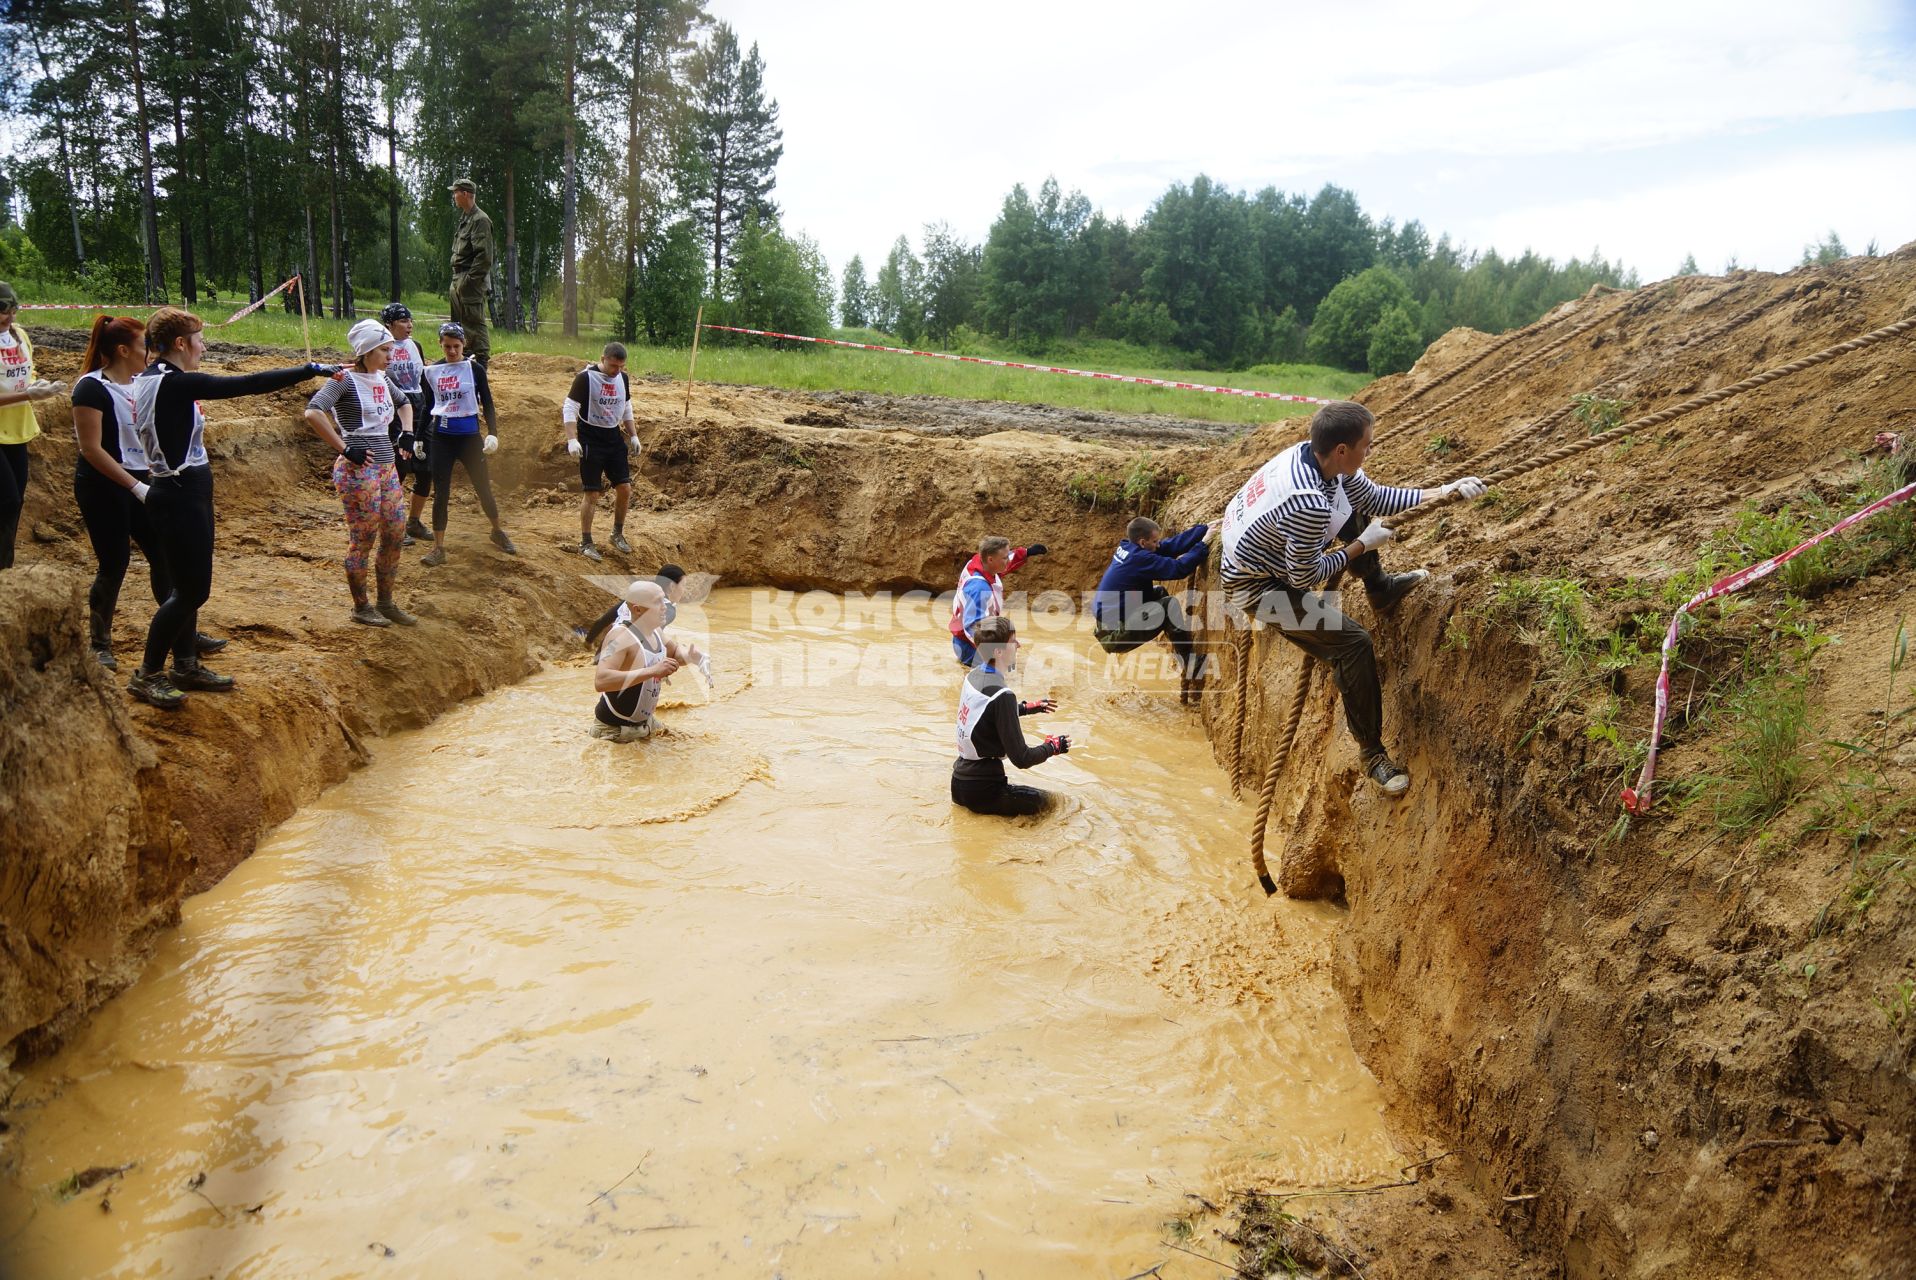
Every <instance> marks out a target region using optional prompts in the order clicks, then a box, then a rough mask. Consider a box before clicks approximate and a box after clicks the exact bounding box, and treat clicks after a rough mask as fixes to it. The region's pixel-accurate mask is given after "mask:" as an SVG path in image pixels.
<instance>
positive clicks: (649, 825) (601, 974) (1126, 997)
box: [0, 591, 1401, 1280]
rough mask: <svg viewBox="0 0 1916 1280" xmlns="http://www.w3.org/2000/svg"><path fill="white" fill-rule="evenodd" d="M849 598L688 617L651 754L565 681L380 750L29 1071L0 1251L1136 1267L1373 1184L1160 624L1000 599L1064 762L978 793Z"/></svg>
mask: <svg viewBox="0 0 1916 1280" xmlns="http://www.w3.org/2000/svg"><path fill="white" fill-rule="evenodd" d="M821 602H822V603H821ZM887 612H888V611H885V610H877V611H874V612H871V613H867V614H866V616H864V617H853V618H850V619H847V618H844V617H840V616H835V606H833V605H832V604H831V603H830V602H829V601H826V600H825V598H823V597H819V598H816V599H814V600H812V601H811V603H810V606H807V602H806V600H805V598H800V600H798V601H796V602H794V601H792V600H791V598H790V597H775V596H771V595H769V594H766V593H748V592H744V591H730V592H721V593H719V594H718V595H716V596H715V597H714V598H713V599H712V600H711V601H709V602H707V603H706V604H705V605H704V606H702V607H694V608H689V609H687V611H686V614H685V616H684V617H683V618H681V620H680V626H679V630H680V632H681V633H682V634H684V635H688V636H696V635H699V634H705V635H708V636H709V637H710V647H711V648H712V650H713V651H714V653H715V655H716V661H715V666H716V668H717V671H718V673H719V676H720V685H719V688H718V690H717V692H716V693H707V692H706V691H705V690H704V688H703V683H702V681H700V680H699V679H698V677H697V676H696V675H695V674H693V673H687V674H684V675H681V676H680V677H678V678H677V679H675V680H674V681H673V682H672V685H671V686H670V688H669V691H668V694H667V700H666V703H665V705H664V707H663V708H662V713H661V714H662V718H663V719H664V721H665V722H666V723H667V724H668V725H669V726H670V730H671V731H670V733H669V734H667V735H665V736H662V737H660V738H657V739H654V740H653V741H651V742H649V743H643V744H630V745H618V746H615V745H613V744H609V743H605V742H599V741H594V740H591V739H589V738H588V737H587V736H586V734H585V732H584V730H585V726H586V720H587V716H588V711H589V706H590V701H591V695H590V693H589V686H590V675H589V671H588V669H587V668H586V667H585V666H583V665H579V666H567V667H559V668H555V669H549V670H547V671H545V672H543V673H541V674H539V675H537V676H535V677H533V678H532V679H530V680H528V681H526V682H525V683H523V684H521V685H519V686H517V687H515V688H512V689H509V690H506V691H503V692H500V693H496V694H493V695H491V696H489V697H487V698H485V699H483V700H479V701H476V702H473V703H470V704H467V705H466V706H464V707H461V708H459V709H458V710H456V711H455V712H453V713H452V714H450V715H447V716H446V717H444V718H443V719H441V720H440V721H439V722H437V723H436V724H434V725H433V726H431V727H430V728H428V729H425V730H422V731H419V732H416V733H410V734H404V735H400V736H396V737H393V738H389V739H386V740H384V741H382V742H380V743H379V744H377V749H376V758H375V761H374V763H373V764H372V766H371V767H369V768H368V769H366V770H363V771H362V772H360V773H359V774H357V775H355V776H354V777H353V778H352V779H351V780H349V781H348V782H346V783H345V784H343V785H341V786H339V787H337V788H335V789H334V790H333V791H331V792H329V793H328V794H327V795H326V796H325V797H324V798H323V800H322V801H321V802H320V803H318V804H315V805H313V806H312V807H310V808H308V809H306V810H303V811H302V812H300V813H299V814H298V815H296V816H295V817H294V818H293V819H292V820H290V821H288V822H287V823H285V824H284V825H283V826H282V827H281V828H280V829H279V830H278V831H277V833H276V834H275V835H274V836H272V837H271V838H270V839H269V840H267V841H266V842H265V843H264V844H263V845H262V847H261V848H260V850H259V852H258V853H256V854H255V855H254V856H253V857H252V858H251V859H250V860H248V861H247V862H246V863H244V864H243V865H242V866H240V867H239V868H238V869H237V870H236V871H235V872H233V874H232V875H231V876H229V877H228V878H227V879H226V880H225V881H224V882H223V883H221V884H220V885H219V886H218V887H217V888H216V889H214V890H213V891H211V892H209V893H206V894H204V895H201V896H200V897H197V898H194V899H192V900H190V901H189V902H188V903H187V904H186V907H185V911H184V919H183V921H182V923H181V925H180V927H179V929H178V931H177V932H176V934H175V935H174V936H173V937H172V938H171V939H170V940H169V941H168V942H167V943H166V944H165V945H164V946H163V947H162V949H161V951H160V954H159V956H158V957H157V959H156V960H155V961H154V962H153V964H152V965H151V966H150V968H149V970H148V972H147V973H146V975H145V976H144V977H143V978H142V979H141V981H140V982H139V983H138V984H137V985H136V986H134V987H133V988H132V989H131V990H129V991H128V992H126V993H125V994H124V995H122V996H121V997H119V998H118V999H117V1000H115V1001H114V1002H112V1003H111V1004H109V1005H108V1006H107V1007H106V1008H105V1009H104V1010H102V1011H101V1012H100V1013H99V1014H98V1015H97V1016H96V1017H95V1018H94V1020H93V1021H92V1022H91V1024H90V1025H89V1026H88V1027H87V1028H86V1029H85V1030H84V1031H83V1032H82V1033H80V1034H79V1035H78V1036H77V1037H76V1038H75V1039H74V1041H73V1042H72V1043H71V1044H70V1045H69V1046H68V1047H67V1048H66V1049H65V1050H64V1051H62V1052H61V1053H60V1054H58V1055H57V1056H55V1057H54V1058H52V1059H50V1060H48V1061H46V1062H44V1063H41V1064H39V1065H38V1066H36V1067H34V1068H33V1069H32V1070H31V1071H30V1072H29V1073H28V1079H27V1081H26V1082H25V1084H24V1085H23V1087H22V1088H21V1089H20V1090H19V1091H18V1093H17V1095H16V1098H15V1103H16V1105H17V1110H16V1111H15V1112H14V1115H13V1117H12V1118H13V1121H14V1125H15V1129H16V1133H15V1136H16V1138H17V1140H18V1152H19V1155H18V1163H17V1167H16V1168H15V1170H14V1171H13V1176H12V1177H10V1178H8V1179H7V1180H5V1181H4V1182H0V1258H4V1259H6V1260H7V1262H6V1263H0V1275H5V1276H6V1277H7V1278H8V1280H14V1278H15V1277H33V1278H36V1280H37V1278H38V1277H83V1276H84V1277H103V1276H111V1277H161V1276H195V1277H197V1276H203V1275H217V1276H235V1277H247V1278H248V1280H264V1278H267V1277H299V1278H301V1280H311V1278H313V1277H349V1276H376V1275H402V1274H403V1275H415V1276H458V1277H462V1280H477V1278H479V1277H489V1276H522V1275H555V1276H563V1275H574V1274H584V1273H587V1272H591V1273H594V1274H609V1275H671V1276H752V1275H757V1276H777V1275H783V1276H828V1275H829V1276H847V1275H881V1274H911V1275H918V1276H963V1277H967V1278H971V1277H976V1276H978V1275H980V1274H982V1275H985V1276H987V1277H991V1278H993V1280H996V1278H998V1277H1005V1276H1044V1277H1060V1276H1097V1277H1121V1276H1128V1275H1132V1274H1134V1273H1136V1272H1138V1271H1142V1270H1145V1269H1148V1268H1150V1267H1151V1266H1153V1265H1154V1264H1156V1263H1158V1262H1161V1261H1165V1260H1167V1259H1170V1260H1171V1261H1170V1262H1169V1263H1168V1265H1167V1267H1166V1269H1165V1272H1166V1274H1169V1275H1172V1276H1176V1275H1180V1274H1184V1271H1183V1270H1180V1267H1188V1268H1202V1266H1203V1264H1201V1263H1198V1262H1197V1261H1196V1260H1194V1259H1190V1258H1189V1257H1188V1256H1187V1255H1182V1254H1179V1253H1177V1252H1176V1251H1175V1250H1173V1249H1171V1248H1170V1247H1169V1245H1168V1244H1166V1243H1165V1241H1166V1239H1167V1238H1168V1239H1176V1240H1181V1241H1182V1242H1183V1243H1184V1244H1185V1245H1186V1247H1192V1248H1197V1249H1198V1250H1200V1251H1202V1252H1205V1253H1209V1254H1212V1255H1214V1256H1215V1255H1218V1254H1221V1253H1222V1252H1223V1251H1224V1246H1223V1245H1222V1244H1221V1243H1219V1242H1218V1241H1217V1240H1216V1239H1215V1238H1214V1237H1211V1236H1210V1235H1209V1233H1208V1231H1205V1230H1200V1231H1198V1232H1197V1233H1196V1234H1194V1235H1192V1236H1189V1237H1184V1236H1182V1235H1181V1234H1173V1235H1171V1236H1168V1237H1167V1234H1166V1226H1165V1224H1166V1223H1167V1221H1168V1220H1170V1219H1173V1218H1175V1217H1178V1216H1179V1215H1184V1214H1188V1213H1190V1212H1192V1211H1193V1210H1194V1208H1196V1207H1197V1206H1198V1204H1199V1201H1198V1200H1197V1199H1195V1197H1206V1198H1210V1199H1213V1200H1216V1199H1217V1198H1218V1197H1219V1196H1220V1195H1222V1194H1224V1193H1227V1192H1228V1191H1229V1190H1230V1189H1232V1188H1234V1187H1244V1186H1253V1185H1255V1186H1264V1187H1273V1186H1281V1185H1314V1184H1325V1183H1338V1182H1350V1181H1359V1180H1369V1179H1375V1178H1378V1177H1380V1176H1383V1175H1386V1174H1389V1173H1390V1172H1391V1171H1392V1170H1394V1169H1395V1168H1396V1167H1397V1166H1398V1165H1399V1164H1400V1163H1401V1159H1400V1157H1399V1156H1398V1155H1397V1153H1396V1152H1395V1151H1394V1150H1393V1149H1392V1147H1391V1145H1390V1143H1389V1141H1388V1139H1387V1138H1386V1136H1385V1134H1384V1131H1383V1128H1382V1124H1381V1119H1380V1104H1379V1099H1378V1093H1377V1090H1376V1087H1375V1085H1374V1082H1373V1081H1372V1080H1371V1079H1370V1077H1369V1076H1368V1075H1366V1073H1365V1072H1364V1070H1363V1069H1362V1067H1361V1066H1360V1065H1359V1064H1358V1063H1357V1061H1356V1060H1355V1057H1354V1055H1353V1053H1352V1051H1351V1047H1350V1043H1349V1039H1348V1036H1347V1034H1346V1032H1345V1028H1344V1024H1343V1020H1342V1016H1341V1013H1340V1012H1339V1010H1338V1008H1337V1006H1336V1003H1335V1001H1334V999H1333V997H1332V995H1331V992H1330V989H1329V981H1328V976H1327V973H1326V971H1325V967H1324V960H1323V956H1324V953H1325V951H1326V949H1327V947H1328V945H1329V935H1330V932H1331V930H1332V928H1333V927H1334V916H1333V914H1332V912H1331V911H1330V910H1329V909H1328V908H1324V907H1320V906H1316V905H1312V904H1306V903H1294V902H1289V901H1285V900H1277V901H1272V902H1266V901H1265V900H1264V899H1263V898H1262V896H1261V895H1258V894H1257V893H1256V890H1255V887H1254V885H1252V884H1250V883H1248V881H1249V874H1248V872H1247V870H1246V867H1245V862H1244V853H1243V847H1244V839H1245V832H1246V829H1247V827H1248V825H1249V818H1250V813H1249V811H1248V809H1247V807H1246V806H1245V805H1244V804H1241V803H1240V802H1238V801H1236V800H1234V799H1233V798H1232V797H1231V794H1230V789H1229V786H1228V783H1227V782H1226V780H1225V779H1224V778H1223V776H1222V775H1221V774H1220V773H1219V771H1218V770H1217V768H1216V767H1215V766H1214V764H1213V763H1212V761H1211V756H1210V752H1209V749H1208V747H1207V746H1206V743H1205V741H1204V739H1203V738H1202V736H1201V735H1200V733H1199V731H1198V729H1197V728H1196V725H1195V721H1194V719H1193V718H1191V717H1190V716H1189V714H1188V713H1187V712H1184V711H1182V710H1180V709H1179V708H1178V707H1177V705H1176V697H1175V689H1176V685H1175V680H1174V679H1167V678H1164V676H1163V674H1162V673H1159V672H1156V671H1153V670H1151V668H1152V667H1155V666H1156V665H1157V664H1158V662H1159V660H1160V658H1161V656H1166V655H1168V651H1164V654H1163V655H1161V654H1160V652H1159V649H1158V648H1154V649H1152V650H1147V651H1146V652H1145V654H1144V661H1143V662H1142V664H1140V665H1135V666H1133V667H1131V668H1129V669H1126V670H1118V671H1113V670H1109V669H1107V662H1106V659H1105V658H1104V657H1103V655H1102V654H1100V653H1099V652H1098V650H1097V649H1096V646H1095V645H1094V644H1092V643H1091V641H1090V639H1089V636H1088V635H1087V634H1086V633H1085V632H1084V631H1083V630H1082V629H1080V628H1079V627H1075V626H1068V625H1067V626H1060V625H1052V626H1050V627H1046V626H1044V625H1041V624H1043V623H1044V621H1045V620H1044V619H1032V620H1030V621H1028V622H1026V623H1024V624H1023V625H1022V626H1021V633H1022V634H1023V635H1024V636H1025V637H1026V638H1027V639H1028V641H1029V644H1028V647H1027V649H1026V651H1025V665H1026V670H1025V672H1023V673H1022V675H1021V677H1020V678H1019V680H1018V681H1017V683H1018V684H1019V685H1020V687H1021V689H1022V690H1023V691H1024V692H1025V694H1026V695H1027V696H1036V695H1037V694H1039V693H1043V692H1050V693H1053V694H1054V695H1055V696H1057V697H1058V698H1059V699H1060V700H1061V701H1062V703H1063V706H1062V708H1061V710H1060V714H1059V715H1057V716H1056V717H1055V718H1053V719H1052V722H1051V723H1049V724H1043V725H1042V726H1041V725H1040V724H1039V723H1037V722H1032V721H1027V724H1028V725H1031V726H1032V728H1033V729H1034V732H1035V731H1036V730H1037V729H1038V728H1040V727H1043V728H1046V729H1049V730H1050V731H1053V732H1056V731H1059V730H1063V731H1066V732H1072V733H1074V734H1075V735H1076V736H1077V738H1078V740H1079V743H1080V746H1079V747H1078V749H1076V750H1074V751H1073V752H1072V754H1071V755H1069V756H1068V757H1065V758H1062V759H1058V760H1053V761H1051V762H1049V763H1048V764H1046V765H1045V766H1043V767H1042V768H1041V769H1039V770H1037V771H1035V775H1027V776H1026V777H1025V778H1024V779H1023V780H1024V781H1035V782H1037V783H1039V784H1040V785H1044V786H1046V787H1047V788H1049V789H1052V790H1054V791H1055V792H1056V793H1057V794H1058V795H1059V797H1060V804H1059V806H1058V808H1057V810H1056V811H1055V812H1053V813H1051V814H1049V815H1047V816H1045V817H1042V818H1039V819H1034V820H1025V821H1019V822H1008V821H1003V820H997V819H988V818H983V817H977V816H974V815H971V814H967V813H962V812H954V810H953V808H952V806H951V804H950V802H949V799H948V797H947V794H946V790H945V788H946V780H947V777H948V771H949V761H950V758H951V756H952V748H951V745H950V744H951V737H952V728H951V719H952V709H953V702H954V695H955V689H956V683H957V671H956V667H955V665H954V664H953V663H952V661H951V659H950V653H949V648H948V646H947V645H946V643H945V642H944V639H943V635H942V619H935V618H931V617H929V616H927V615H926V612H925V610H924V609H923V608H920V609H918V610H917V612H916V613H915V614H914V613H912V612H911V611H910V610H909V609H907V610H906V611H905V612H904V613H903V615H901V617H902V620H903V622H904V623H905V624H906V625H903V626H893V627H890V628H882V627H878V626H875V625H873V620H874V618H876V617H878V616H885V615H886V614H887ZM123 1165H124V1166H130V1167H128V1168H126V1169H125V1170H124V1171H123V1172H121V1173H119V1174H117V1175H115V1176H113V1177H110V1178H107V1179H105V1180H104V1181H100V1182H98V1183H97V1184H95V1185H93V1186H91V1187H90V1188H88V1189H87V1190H84V1191H80V1192H79V1193H78V1194H71V1191H72V1188H71V1184H70V1181H69V1180H70V1178H71V1176H72V1175H74V1174H75V1173H78V1172H80V1171H84V1170H88V1169H97V1168H114V1167H118V1166H123ZM63 1183H67V1184H68V1185H65V1186H63V1185H62V1184H63ZM102 1201H105V1202H106V1203H105V1204H104V1205H103V1204H102ZM103 1208H104V1209H105V1210H106V1211H105V1212H103V1211H102V1210H103ZM1199 1273H1200V1272H1199V1271H1197V1270H1193V1271H1192V1274H1199ZM1202 1273H1203V1274H1209V1272H1208V1271H1206V1272H1202Z"/></svg>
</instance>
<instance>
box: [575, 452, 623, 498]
mask: <svg viewBox="0 0 1916 1280" xmlns="http://www.w3.org/2000/svg"><path fill="white" fill-rule="evenodd" d="M580 443H581V444H583V445H584V446H585V452H584V453H582V454H580V455H579V487H580V488H582V489H584V490H585V491H586V492H587V493H597V492H598V491H599V490H601V489H607V488H617V487H618V486H619V485H622V484H631V483H632V457H631V455H630V454H628V453H627V452H626V451H625V442H624V441H623V440H621V441H620V442H619V443H618V444H617V445H600V444H590V443H586V442H585V441H581V442H580Z"/></svg>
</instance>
